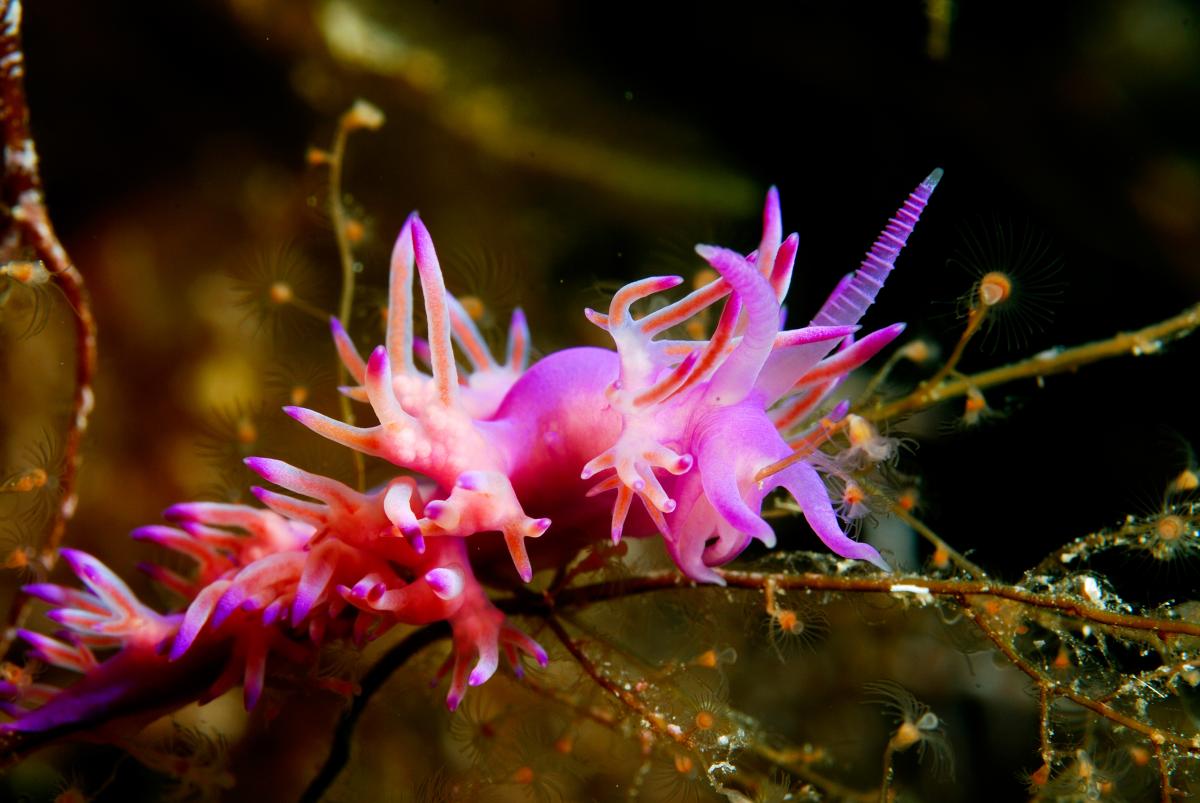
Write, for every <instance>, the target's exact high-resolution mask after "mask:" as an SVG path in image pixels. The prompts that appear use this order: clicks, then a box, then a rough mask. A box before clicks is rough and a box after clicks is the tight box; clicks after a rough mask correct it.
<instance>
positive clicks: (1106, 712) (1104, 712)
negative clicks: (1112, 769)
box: [963, 606, 1200, 754]
mask: <svg viewBox="0 0 1200 803" xmlns="http://www.w3.org/2000/svg"><path fill="white" fill-rule="evenodd" d="M963 613H965V614H966V616H967V618H969V619H970V620H971V621H972V622H974V623H975V625H976V626H977V627H978V628H979V629H980V630H981V631H982V632H983V634H984V635H985V636H987V638H988V640H989V641H991V642H992V644H994V645H995V646H996V649H998V650H999V651H1000V652H1001V653H1002V654H1003V655H1004V657H1005V658H1006V659H1008V662H1009V663H1011V664H1012V665H1013V666H1015V667H1016V668H1017V669H1019V670H1021V671H1022V672H1024V673H1025V674H1026V675H1028V676H1029V678H1030V679H1031V680H1032V681H1033V682H1034V683H1036V684H1038V686H1040V687H1042V688H1044V689H1045V690H1046V691H1047V692H1049V693H1050V694H1052V695H1054V696H1056V697H1065V698H1066V699H1068V700H1070V701H1071V702H1073V703H1075V704H1076V705H1078V706H1080V707H1082V708H1086V709H1088V710H1089V711H1092V712H1093V713H1095V714H1099V715H1100V716H1102V717H1104V718H1105V719H1107V720H1109V721H1110V722H1113V723H1115V724H1117V725H1120V726H1122V727H1124V728H1128V729H1129V730H1131V731H1134V732H1136V733H1140V734H1142V735H1143V736H1145V737H1146V738H1147V739H1149V740H1150V743H1151V744H1152V745H1162V744H1172V745H1174V746H1175V747H1178V748H1180V749H1182V750H1186V751H1187V752H1189V753H1196V754H1200V741H1198V740H1197V739H1196V738H1194V737H1184V736H1180V735H1178V734H1176V733H1172V732H1171V731H1167V730H1163V729H1161V728H1156V727H1154V726H1152V725H1147V724H1146V723H1144V722H1141V721H1139V720H1137V719H1134V718H1133V717H1131V716H1128V715H1127V714H1122V713H1121V712H1120V711H1117V710H1116V709H1115V708H1113V707H1112V706H1109V705H1106V704H1104V703H1102V702H1099V701H1098V700H1095V699H1093V698H1091V697H1088V696H1087V695H1086V694H1081V693H1079V692H1077V691H1075V690H1074V689H1072V688H1071V687H1070V686H1069V685H1067V684H1064V683H1059V682H1058V681H1057V680H1055V679H1053V678H1049V677H1046V676H1045V675H1044V674H1042V673H1041V672H1040V671H1039V670H1038V669H1037V667H1035V666H1033V665H1032V664H1030V663H1029V662H1028V661H1026V660H1025V659H1024V658H1022V657H1021V656H1020V655H1018V654H1017V651H1016V650H1015V649H1013V647H1012V645H1010V644H1009V643H1008V642H1007V641H1005V639H1004V638H1003V637H1002V636H1001V635H1000V633H998V632H997V631H996V629H995V628H993V627H991V626H990V625H989V624H988V623H987V621H986V620H985V618H984V617H983V616H980V615H979V611H977V610H976V609H975V608H973V607H971V606H966V607H964V608H963Z"/></svg>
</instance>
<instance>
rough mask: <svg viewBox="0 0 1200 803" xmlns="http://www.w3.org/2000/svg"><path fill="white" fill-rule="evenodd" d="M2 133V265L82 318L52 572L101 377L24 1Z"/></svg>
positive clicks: (11, 11) (6, 47)
mask: <svg viewBox="0 0 1200 803" xmlns="http://www.w3.org/2000/svg"><path fill="white" fill-rule="evenodd" d="M0 26H2V27H0V127H2V128H3V138H4V181H3V212H4V215H5V217H6V218H7V220H6V221H5V231H4V232H3V236H2V238H0V259H3V260H4V261H8V260H11V259H14V258H18V257H20V256H23V255H28V254H32V255H33V256H34V257H35V258H37V259H39V260H41V262H42V263H43V264H44V265H45V267H46V269H47V270H48V271H49V272H50V276H51V280H52V281H53V282H54V283H55V284H56V285H58V287H59V289H61V290H62V293H63V296H64V297H65V298H66V301H67V303H68V304H69V305H70V306H71V309H72V310H74V312H75V317H74V322H75V386H74V391H73V394H72V399H71V419H70V421H69V422H68V424H67V431H66V436H65V438H64V445H63V468H62V475H61V476H60V477H59V479H58V482H59V488H60V489H61V496H62V498H61V500H60V501H59V505H58V508H57V509H56V510H55V511H54V517H53V518H52V520H51V523H50V528H49V535H48V536H47V538H46V541H45V543H44V544H43V545H42V549H41V555H40V560H41V563H42V565H43V566H44V567H45V569H46V570H47V571H49V570H50V569H51V568H53V567H54V563H55V561H56V560H57V558H58V547H59V545H60V544H61V543H62V540H63V536H64V535H65V534H66V528H67V522H68V521H69V520H70V519H71V517H72V516H73V515H74V513H75V507H76V504H77V502H78V498H77V497H76V492H75V484H76V479H77V476H78V473H79V467H80V464H81V462H82V459H83V456H82V454H81V452H80V446H81V445H82V442H83V435H84V432H85V431H86V430H87V424H88V416H89V415H90V414H91V412H92V407H93V403H94V397H93V395H92V378H93V376H94V375H95V372H96V322H95V320H94V319H93V317H92V311H91V306H90V304H89V301H88V294H87V290H86V288H85V286H84V282H83V276H82V275H81V274H80V273H79V271H78V270H77V269H76V268H75V265H74V264H73V263H72V262H71V259H70V257H69V256H67V252H66V250H65V249H64V248H63V247H62V244H61V243H60V242H59V240H58V237H57V236H56V235H55V233H54V227H53V226H52V225H51V222H50V217H49V214H48V213H47V211H46V205H45V199H44V197H43V194H42V179H41V174H40V173H39V171H38V156H37V148H36V147H35V145H34V142H33V135H32V134H31V133H30V130H29V106H28V104H27V103H26V98H25V83H24V77H25V56H24V53H23V51H22V50H21V0H0ZM27 615H28V602H27V600H26V598H25V597H21V598H20V599H18V600H17V601H15V602H14V603H13V606H12V608H11V609H10V611H9V616H8V622H7V625H8V626H7V627H6V628H5V631H4V633H3V634H2V635H0V658H2V657H3V656H5V655H6V654H7V653H8V649H9V647H10V646H11V644H12V641H13V639H14V638H15V633H16V628H17V627H19V626H20V625H21V624H22V623H23V622H24V620H25V617H26V616H27Z"/></svg>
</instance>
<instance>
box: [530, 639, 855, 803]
mask: <svg viewBox="0 0 1200 803" xmlns="http://www.w3.org/2000/svg"><path fill="white" fill-rule="evenodd" d="M545 621H546V624H547V626H548V627H549V628H550V630H551V631H552V632H553V633H554V635H555V637H556V638H557V639H558V640H559V642H560V643H562V645H563V647H565V648H566V650H567V652H569V653H570V654H571V657H572V658H574V659H575V662H576V663H577V664H579V668H580V669H582V670H583V672H584V674H586V675H587V676H588V677H589V678H591V680H592V681H593V682H594V683H595V684H596V685H597V686H599V687H600V688H601V689H603V690H604V691H606V692H608V693H609V694H611V695H612V696H613V697H615V698H616V699H617V701H618V702H620V703H621V704H622V705H624V706H625V707H626V708H628V709H629V710H630V711H632V712H633V713H634V714H636V715H637V716H638V717H639V718H640V719H641V721H642V722H643V723H645V725H646V726H647V727H648V728H649V729H650V730H651V731H652V732H653V733H654V734H655V735H656V736H659V737H664V736H665V737H667V738H668V739H671V740H672V741H674V742H676V743H677V744H679V745H681V746H682V747H684V748H687V749H688V750H691V749H693V747H694V746H693V744H692V741H691V737H690V736H689V734H688V733H687V732H686V731H683V730H681V729H679V728H671V727H669V726H668V723H667V722H666V720H665V719H663V717H662V715H661V714H659V713H658V712H656V711H654V710H652V709H651V708H650V706H648V705H646V703H645V702H643V701H642V700H641V698H639V697H638V695H637V694H636V693H635V692H633V691H632V690H630V689H626V688H625V687H624V686H623V685H621V684H618V683H616V682H615V681H613V680H612V679H611V678H609V677H608V676H607V675H605V674H604V673H603V672H602V671H601V670H600V668H599V667H598V666H597V665H596V664H595V662H594V661H592V659H590V658H589V657H588V656H587V654H586V653H585V652H584V651H583V648H581V647H580V646H579V644H578V643H577V642H576V641H575V640H574V639H572V638H571V636H570V634H569V633H567V631H566V628H564V627H563V626H562V623H561V622H560V621H559V620H558V619H557V618H556V617H554V616H552V615H551V616H547V617H546V619H545ZM748 747H749V749H750V750H751V752H753V753H755V754H756V755H758V756H759V757H760V758H763V759H765V760H766V761H768V762H770V763H771V764H773V765H775V766H777V767H779V768H780V769H784V770H786V771H788V772H791V773H792V774H794V775H796V776H797V777H799V778H802V779H803V780H805V781H807V782H808V783H811V784H813V785H815V786H820V787H822V788H824V789H826V790H827V791H829V792H831V793H833V794H834V795H837V796H838V797H839V798H842V799H846V800H857V801H862V802H863V803H865V802H866V801H871V800H873V799H874V797H875V796H874V794H873V793H872V792H860V791H858V790H856V789H851V788H850V787H848V786H844V785H842V784H840V783H838V782H837V781H834V780H832V779H829V778H826V777H824V776H823V775H821V774H819V773H817V772H814V771H813V770H812V769H811V768H809V767H805V766H802V765H799V764H797V763H796V762H795V761H792V760H789V758H788V757H787V756H786V754H785V753H784V752H783V751H780V750H777V749H775V748H771V747H769V746H767V745H763V744H760V743H758V742H754V743H752V744H750V745H749V746H748Z"/></svg>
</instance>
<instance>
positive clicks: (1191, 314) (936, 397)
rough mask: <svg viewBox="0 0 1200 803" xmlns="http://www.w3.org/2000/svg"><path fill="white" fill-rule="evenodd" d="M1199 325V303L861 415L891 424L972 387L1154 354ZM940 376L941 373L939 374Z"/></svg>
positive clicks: (932, 386) (926, 388)
mask: <svg viewBox="0 0 1200 803" xmlns="http://www.w3.org/2000/svg"><path fill="white" fill-rule="evenodd" d="M1198 327H1200V304H1196V305H1195V306H1192V307H1189V308H1187V309H1186V310H1184V311H1183V312H1181V313H1179V314H1178V315H1176V316H1175V317H1173V318H1168V319H1167V320H1165V321H1161V322H1159V323H1156V324H1152V325H1150V326H1147V327H1145V328H1143V329H1139V330H1137V331H1136V332H1122V333H1119V334H1117V335H1114V336H1113V337H1111V338H1109V339H1108V340H1100V341H1096V342H1093V343H1087V344H1084V345H1082V346H1075V347H1073V348H1068V349H1049V350H1047V351H1043V352H1042V353H1040V354H1035V355H1034V356H1032V357H1030V358H1028V359H1025V360H1020V361H1019V362H1015V363H1012V364H1011V365H1005V366H1002V367H1000V368H993V369H991V370H990V371H982V372H980V373H978V374H973V375H971V376H964V377H961V378H957V379H951V380H949V381H942V380H941V379H939V380H938V381H937V382H932V381H926V382H924V383H923V384H922V385H921V386H920V387H919V388H917V389H916V390H915V391H913V392H912V393H910V394H909V395H907V396H905V397H904V398H902V399H897V400H896V401H894V402H890V403H888V404H877V405H875V406H874V407H867V408H864V409H862V410H860V411H858V412H859V414H860V415H862V416H863V417H864V418H867V419H870V420H871V421H890V420H892V419H895V418H897V417H899V416H902V415H909V414H911V413H914V412H917V411H918V410H923V409H924V408H926V407H930V406H932V405H934V404H937V403H938V402H941V401H945V400H946V399H952V398H955V397H957V396H962V395H963V394H965V393H966V392H967V391H968V390H970V389H972V388H974V389H976V390H983V389H984V388H987V387H991V386H992V385H1000V384H1004V383H1006V382H1012V381H1014V380H1017V379H1029V378H1041V377H1044V376H1050V375H1051V374H1060V373H1063V372H1065V371H1073V370H1075V369H1076V368H1079V367H1080V366H1082V365H1087V364H1088V363H1093V362H1098V361H1099V360H1106V359H1109V358H1110V357H1120V356H1124V355H1128V354H1132V355H1134V356H1140V355H1143V354H1155V353H1157V352H1159V351H1161V350H1162V348H1163V344H1164V343H1166V342H1168V341H1171V340H1176V339H1178V338H1181V337H1186V336H1187V335H1190V334H1191V333H1192V332H1193V331H1195V330H1196V329H1197V328H1198ZM941 373H942V372H939V376H941Z"/></svg>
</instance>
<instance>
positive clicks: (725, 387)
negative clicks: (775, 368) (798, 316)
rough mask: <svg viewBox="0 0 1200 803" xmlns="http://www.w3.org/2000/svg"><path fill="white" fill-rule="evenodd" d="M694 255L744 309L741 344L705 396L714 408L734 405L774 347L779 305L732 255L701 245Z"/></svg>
mask: <svg viewBox="0 0 1200 803" xmlns="http://www.w3.org/2000/svg"><path fill="white" fill-rule="evenodd" d="M696 253H698V254H700V256H701V257H702V258H704V259H705V260H706V261H707V262H708V263H709V264H710V265H712V266H713V268H714V269H716V271H717V272H718V273H720V274H721V275H722V276H724V277H725V280H726V281H727V282H729V284H730V285H731V286H732V287H733V290H734V292H735V293H737V297H738V299H739V300H740V302H741V303H742V305H743V307H744V308H745V317H746V321H747V324H746V331H745V333H744V334H743V335H742V341H741V342H740V343H738V345H737V348H735V349H734V350H733V353H732V354H730V355H729V356H728V357H726V358H725V361H724V362H723V363H721V366H720V367H719V368H718V369H717V370H716V372H715V373H714V374H713V377H712V380H711V381H710V382H709V388H708V391H707V394H706V395H707V398H709V399H711V400H713V401H714V402H715V403H717V404H721V405H731V404H737V403H738V402H740V401H741V400H742V399H744V398H746V396H747V395H748V394H749V392H750V391H751V389H753V387H754V382H755V379H756V378H757V376H758V374H759V372H760V371H761V370H762V367H763V365H764V364H765V363H766V361H767V357H768V356H769V355H770V353H771V349H772V348H773V347H774V345H775V335H776V334H777V333H778V332H779V302H778V301H776V299H775V291H774V290H772V289H771V285H770V284H769V283H768V282H767V280H766V279H764V278H763V277H762V275H761V274H759V272H758V271H757V270H755V269H754V268H753V267H751V266H750V264H749V263H747V262H746V260H745V259H743V258H742V257H741V256H739V255H738V254H736V253H734V252H733V251H730V250H728V249H725V248H717V247H714V246H705V245H700V246H696Z"/></svg>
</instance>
